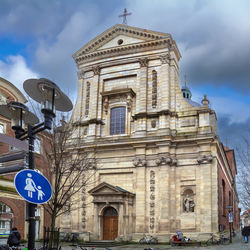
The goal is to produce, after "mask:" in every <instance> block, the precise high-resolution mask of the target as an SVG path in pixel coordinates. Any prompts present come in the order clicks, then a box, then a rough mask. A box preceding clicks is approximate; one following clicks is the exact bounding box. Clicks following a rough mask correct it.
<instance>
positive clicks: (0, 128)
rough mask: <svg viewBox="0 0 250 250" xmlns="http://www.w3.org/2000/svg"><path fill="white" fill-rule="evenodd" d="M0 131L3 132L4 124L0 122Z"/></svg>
mask: <svg viewBox="0 0 250 250" xmlns="http://www.w3.org/2000/svg"><path fill="white" fill-rule="evenodd" d="M0 133H1V134H4V125H3V124H1V123H0Z"/></svg>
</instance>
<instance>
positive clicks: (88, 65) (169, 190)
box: [58, 24, 238, 241]
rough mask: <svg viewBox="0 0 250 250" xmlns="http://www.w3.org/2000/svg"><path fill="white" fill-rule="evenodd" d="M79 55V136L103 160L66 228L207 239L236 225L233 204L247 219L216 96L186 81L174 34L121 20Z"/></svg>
mask: <svg viewBox="0 0 250 250" xmlns="http://www.w3.org/2000/svg"><path fill="white" fill-rule="evenodd" d="M73 58H74V60H75V62H76V64H77V68H78V98H77V102H76V105H75V107H74V111H73V114H72V117H71V122H72V123H73V125H74V126H75V127H76V128H77V132H75V134H74V138H73V139H74V140H75V143H76V142H77V143H76V144H75V146H76V147H80V148H82V150H87V151H89V152H90V153H94V154H95V157H96V159H97V161H96V165H95V166H94V170H93V174H92V176H91V181H90V184H89V186H87V187H86V189H84V190H82V192H81V193H79V194H78V197H77V198H73V197H72V200H74V199H75V201H76V200H78V202H77V203H78V205H80V207H81V208H80V209H76V210H72V212H71V213H69V214H65V215H63V216H61V218H60V219H59V222H58V223H59V226H60V227H61V231H72V232H80V233H82V234H83V235H88V236H89V237H90V239H91V240H113V239H116V238H118V239H121V240H135V241H136V240H138V239H140V238H141V237H142V235H143V234H144V233H146V234H151V235H156V236H157V237H158V239H159V241H168V240H169V237H170V235H171V234H173V233H175V231H176V230H182V231H183V232H184V234H185V235H188V236H190V237H193V238H194V237H197V236H199V237H204V238H206V237H208V235H209V233H211V232H217V231H219V230H222V229H224V228H228V223H227V219H223V218H222V217H223V216H224V217H225V218H227V216H228V212H227V210H226V207H227V206H228V205H232V206H233V207H234V208H235V209H234V213H235V218H238V214H236V213H238V198H237V192H236V187H235V181H234V179H235V175H236V174H237V169H236V165H235V161H234V154H233V151H232V150H230V149H225V148H224V146H223V145H222V143H221V142H220V139H219V137H218V134H217V118H216V113H215V111H214V110H211V108H210V105H209V101H208V99H207V97H206V96H204V97H201V99H202V100H201V104H198V103H196V102H194V101H192V100H191V96H192V94H191V91H190V90H189V88H187V87H186V86H184V87H183V88H182V89H181V87H180V79H179V61H180V59H181V54H180V51H179V49H178V47H177V44H176V42H175V41H174V40H173V38H172V36H171V35H170V34H167V33H161V32H156V31H150V30H146V29H141V28H135V27H130V26H127V25H124V24H120V25H115V26H113V27H111V28H110V29H108V30H106V31H105V32H103V33H102V34H100V35H99V36H97V37H96V38H94V39H93V40H91V41H90V42H89V43H87V44H86V45H85V46H83V47H82V48H81V49H79V50H78V51H77V52H76V53H75V54H74V55H73ZM227 150H228V152H229V153H227ZM229 154H230V155H231V157H233V158H232V159H231V158H230V159H231V160H230V161H229V160H228V155H229ZM229 192H230V195H229ZM229 196H230V197H229ZM235 227H236V225H235Z"/></svg>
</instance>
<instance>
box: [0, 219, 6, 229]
mask: <svg viewBox="0 0 250 250" xmlns="http://www.w3.org/2000/svg"><path fill="white" fill-rule="evenodd" d="M5 228H6V223H5V221H4V220H0V229H5Z"/></svg>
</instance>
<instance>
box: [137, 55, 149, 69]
mask: <svg viewBox="0 0 250 250" xmlns="http://www.w3.org/2000/svg"><path fill="white" fill-rule="evenodd" d="M139 63H140V66H141V67H147V66H148V58H146V57H145V58H139Z"/></svg>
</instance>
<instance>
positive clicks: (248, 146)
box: [236, 133, 250, 209]
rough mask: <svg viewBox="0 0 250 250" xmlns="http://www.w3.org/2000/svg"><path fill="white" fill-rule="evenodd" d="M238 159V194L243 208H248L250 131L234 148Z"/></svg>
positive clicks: (249, 195)
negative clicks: (239, 144) (238, 145)
mask: <svg viewBox="0 0 250 250" xmlns="http://www.w3.org/2000/svg"><path fill="white" fill-rule="evenodd" d="M236 150H237V153H238V156H239V160H240V167H239V174H238V185H239V196H240V202H241V204H242V205H243V206H244V208H245V209H249V208H250V133H248V134H247V135H246V137H244V138H242V144H241V146H240V147H237V148H236Z"/></svg>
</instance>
